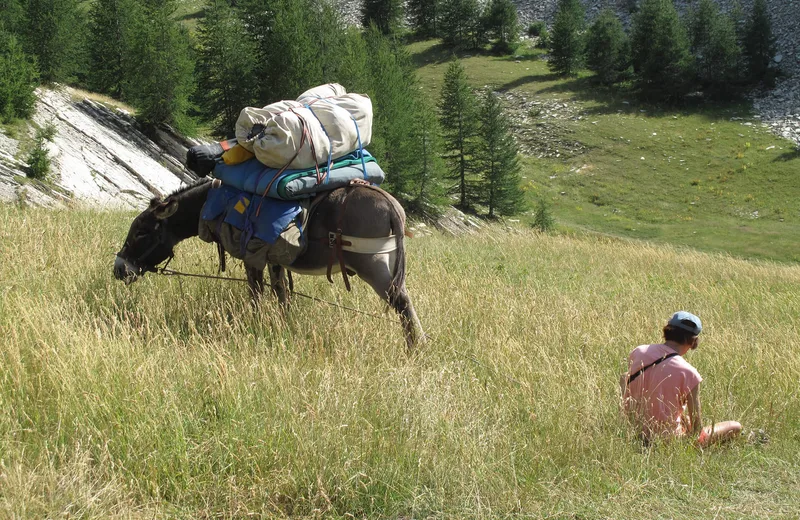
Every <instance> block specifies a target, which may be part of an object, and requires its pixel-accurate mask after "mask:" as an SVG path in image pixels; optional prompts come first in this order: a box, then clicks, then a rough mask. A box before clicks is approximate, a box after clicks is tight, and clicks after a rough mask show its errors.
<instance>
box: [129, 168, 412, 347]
mask: <svg viewBox="0 0 800 520" xmlns="http://www.w3.org/2000/svg"><path fill="white" fill-rule="evenodd" d="M210 188H211V182H208V181H201V182H199V183H197V184H195V185H192V186H188V187H186V188H183V189H181V190H179V191H177V192H175V193H173V194H172V195H170V196H168V197H166V198H165V199H164V200H159V199H153V200H152V201H151V202H150V207H148V208H147V209H146V210H144V211H143V212H142V213H141V214H140V215H139V216H137V217H136V218H135V219H134V220H133V223H132V224H131V228H130V230H129V231H128V236H127V238H126V239H125V244H124V245H123V246H122V249H121V250H120V252H119V253H117V258H116V260H115V261H114V277H116V278H117V279H118V280H125V281H126V282H127V283H131V282H133V281H135V280H136V279H137V278H138V277H140V276H143V275H144V274H145V273H147V272H149V271H155V270H156V269H155V268H156V266H157V265H159V264H161V263H162V262H163V261H164V260H166V259H168V258H171V257H172V256H173V249H174V247H175V245H176V244H177V243H178V242H181V241H182V240H185V239H187V238H191V237H194V236H197V234H198V223H199V220H200V212H201V209H202V207H203V204H204V203H205V201H206V197H207V196H208V191H209V189H210ZM345 198H346V199H347V200H346V204H345ZM337 227H338V228H341V233H342V234H344V235H349V236H351V237H359V238H386V237H390V236H392V235H394V236H395V242H396V249H395V250H394V251H391V252H388V253H378V254H364V253H356V252H351V251H342V259H343V261H344V264H345V266H346V269H347V270H349V271H352V272H355V273H356V274H357V275H358V276H359V278H361V279H362V280H364V281H365V282H367V283H368V284H369V285H370V286H371V287H372V288H373V289H374V290H375V292H376V293H378V295H379V296H380V297H381V298H382V299H383V300H384V301H386V302H387V303H388V304H389V305H391V307H392V308H394V309H395V310H396V311H397V313H398V314H400V319H401V322H402V325H403V331H404V333H405V337H406V343H407V345H408V348H409V349H411V348H413V346H414V345H415V344H416V343H418V342H421V341H423V340H424V338H425V335H424V333H423V331H422V327H421V325H420V322H419V319H418V318H417V314H416V312H415V311H414V306H413V305H412V304H411V299H410V298H409V296H408V292H407V291H406V284H405V278H406V273H405V249H404V246H403V234H404V232H405V212H404V211H403V208H402V207H401V206H400V204H399V203H398V202H397V200H395V199H394V197H392V196H391V195H389V194H388V193H386V192H384V191H382V190H377V189H374V188H370V187H364V186H353V187H348V188H339V189H337V190H334V191H333V192H331V193H330V195H329V196H328V197H326V198H325V199H324V200H323V201H322V202H320V203H319V204H318V205H317V207H316V211H314V213H313V215H312V216H311V219H310V220H309V222H308V225H307V227H306V230H305V233H306V236H307V237H308V248H307V249H306V251H305V252H304V253H303V254H302V255H300V256H299V257H298V258H297V259H296V260H295V261H294V262H293V263H292V265H290V266H268V267H269V269H268V271H269V275H270V286H271V287H272V290H273V292H274V293H275V294H276V295H277V296H278V298H279V299H280V301H281V302H282V303H287V301H288V295H287V290H286V287H287V284H286V268H289V269H290V270H291V271H292V272H295V273H299V274H311V275H324V274H326V272H327V270H328V263H329V260H330V258H331V248H330V247H329V246H328V236H329V235H328V233H329V232H335V231H336V228H337ZM245 270H246V271H247V279H248V282H249V284H250V288H251V290H252V291H253V294H254V295H255V296H256V297H258V296H259V295H260V294H261V292H262V291H263V287H264V282H263V280H264V273H263V271H261V270H259V269H255V268H252V267H249V266H247V265H246V264H245ZM332 272H334V273H338V272H340V266H339V262H338V261H337V262H334V265H333V267H332Z"/></svg>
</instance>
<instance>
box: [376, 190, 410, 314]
mask: <svg viewBox="0 0 800 520" xmlns="http://www.w3.org/2000/svg"><path fill="white" fill-rule="evenodd" d="M381 191H383V190H381ZM383 194H384V197H385V198H386V200H387V201H388V202H389V205H390V206H391V207H392V213H391V216H390V221H391V225H392V233H394V239H395V243H396V244H397V250H396V251H397V252H396V255H395V259H394V269H393V271H392V283H391V285H390V286H389V294H388V295H387V296H388V297H389V304H390V305H394V304H395V300H396V298H397V297H398V296H399V295H400V294H401V293H402V291H403V290H404V288H405V286H406V250H405V240H404V238H405V233H406V212H405V211H404V210H403V206H401V205H400V203H399V202H397V199H395V198H394V197H392V196H391V195H389V194H388V193H386V192H385V191H383Z"/></svg>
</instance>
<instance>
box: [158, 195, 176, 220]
mask: <svg viewBox="0 0 800 520" xmlns="http://www.w3.org/2000/svg"><path fill="white" fill-rule="evenodd" d="M176 211H178V201H177V200H175V199H167V200H165V201H164V202H162V203H161V204H159V205H158V206H156V207H155V208H154V209H153V215H155V217H156V218H157V219H158V220H164V219H166V218H169V217H171V216H172V215H174V214H175V212H176Z"/></svg>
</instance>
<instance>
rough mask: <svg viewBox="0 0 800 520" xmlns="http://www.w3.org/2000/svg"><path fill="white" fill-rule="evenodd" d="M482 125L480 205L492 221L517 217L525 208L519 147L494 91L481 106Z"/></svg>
mask: <svg viewBox="0 0 800 520" xmlns="http://www.w3.org/2000/svg"><path fill="white" fill-rule="evenodd" d="M480 122H481V126H480V137H481V139H480V141H479V142H480V144H479V148H478V150H477V162H478V165H479V166H478V167H479V169H480V173H481V176H482V182H481V190H480V191H481V194H482V197H481V202H482V203H483V204H485V205H486V206H487V207H488V208H489V218H494V217H495V216H497V215H515V214H517V213H519V212H521V211H522V210H523V209H524V207H525V193H524V192H523V191H522V190H521V189H520V183H521V182H522V178H521V177H520V173H519V172H520V164H519V156H518V154H517V144H516V142H515V141H514V137H513V136H512V135H511V131H510V128H509V126H508V118H507V117H506V114H505V112H504V110H503V106H502V105H501V104H500V100H499V99H498V97H497V96H496V95H495V94H494V93H493V92H492V91H491V89H489V90H487V92H486V97H485V99H484V102H483V105H482V106H481V113H480Z"/></svg>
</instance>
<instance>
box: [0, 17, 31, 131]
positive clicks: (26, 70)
mask: <svg viewBox="0 0 800 520" xmlns="http://www.w3.org/2000/svg"><path fill="white" fill-rule="evenodd" d="M37 85H38V77H37V72H36V65H35V63H34V60H33V58H31V57H30V56H28V55H27V54H25V52H24V51H23V50H22V45H20V43H19V42H18V41H17V38H16V36H14V35H13V34H11V33H9V32H7V31H6V30H5V29H3V27H2V26H0V122H3V123H7V122H10V121H11V120H12V119H15V118H26V117H28V116H30V115H31V113H32V112H33V105H34V103H35V102H36V95H35V94H34V90H35V89H36V86H37Z"/></svg>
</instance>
